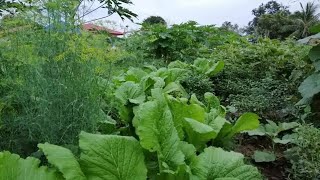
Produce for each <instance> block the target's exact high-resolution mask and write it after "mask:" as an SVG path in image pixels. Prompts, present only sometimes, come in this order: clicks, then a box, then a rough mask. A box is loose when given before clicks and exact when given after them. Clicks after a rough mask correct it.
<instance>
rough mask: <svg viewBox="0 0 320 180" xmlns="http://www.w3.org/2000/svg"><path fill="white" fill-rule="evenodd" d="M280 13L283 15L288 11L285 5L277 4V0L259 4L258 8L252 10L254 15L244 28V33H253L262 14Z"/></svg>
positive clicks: (288, 12)
mask: <svg viewBox="0 0 320 180" xmlns="http://www.w3.org/2000/svg"><path fill="white" fill-rule="evenodd" d="M280 12H281V13H282V14H283V15H290V11H289V10H288V7H287V6H284V5H282V4H279V3H278V2H276V1H274V0H272V1H269V2H268V3H267V4H263V3H262V4H261V5H260V6H259V7H258V8H256V9H253V10H252V14H253V15H254V16H255V17H254V18H253V20H252V21H250V22H249V24H248V26H247V27H246V28H245V30H244V31H245V33H247V34H254V33H255V32H256V28H257V26H258V21H259V18H260V17H262V16H263V15H268V14H269V15H273V14H277V13H280Z"/></svg>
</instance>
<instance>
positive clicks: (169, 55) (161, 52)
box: [126, 22, 239, 62]
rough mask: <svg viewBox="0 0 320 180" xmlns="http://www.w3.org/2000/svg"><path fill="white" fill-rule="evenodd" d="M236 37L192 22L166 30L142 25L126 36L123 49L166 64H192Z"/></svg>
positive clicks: (160, 26)
mask: <svg viewBox="0 0 320 180" xmlns="http://www.w3.org/2000/svg"><path fill="white" fill-rule="evenodd" d="M238 38H239V36H238V35H236V34H235V33H233V32H229V31H225V30H220V29H219V28H215V27H213V26H198V25H197V23H196V22H188V23H183V24H180V25H173V26H172V27H170V28H167V27H166V26H164V25H159V24H158V25H152V26H145V27H143V28H142V29H141V30H140V31H139V32H137V33H135V34H133V35H131V36H129V37H128V38H127V41H126V48H127V49H128V50H129V51H142V52H143V53H144V55H145V57H152V58H156V59H164V60H165V61H166V62H171V61H175V60H180V61H184V62H193V60H195V59H197V58H201V57H207V56H208V55H210V53H211V52H212V51H213V50H214V48H215V47H217V46H219V45H223V44H225V43H226V42H228V41H232V40H233V39H238Z"/></svg>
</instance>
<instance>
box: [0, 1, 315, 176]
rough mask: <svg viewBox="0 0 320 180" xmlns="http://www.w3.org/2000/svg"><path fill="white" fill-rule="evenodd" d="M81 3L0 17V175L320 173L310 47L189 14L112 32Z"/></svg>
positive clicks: (117, 6) (42, 5)
mask: <svg viewBox="0 0 320 180" xmlns="http://www.w3.org/2000/svg"><path fill="white" fill-rule="evenodd" d="M103 2H105V5H106V7H108V8H111V7H114V9H113V10H112V9H111V12H112V13H117V14H119V15H120V16H121V17H123V18H132V17H134V16H136V15H135V14H134V13H133V12H131V11H129V10H128V9H125V8H123V7H122V5H123V4H126V3H129V1H128V2H127V1H116V0H108V1H103ZM0 3H1V1H0ZM8 5H13V4H7V6H8ZM21 6H22V5H21ZM77 6H79V2H78V1H66V0H52V1H33V2H32V3H31V5H30V6H27V7H23V10H21V11H20V12H19V13H16V14H15V15H12V16H8V17H6V18H2V19H1V20H0V46H1V47H0V151H1V152H0V180H11V179H12V180H15V179H17V180H20V179H26V180H38V179H39V180H43V179H46V180H47V179H48V180H50V179H55V180H56V179H59V180H60V179H61V180H62V179H66V180H78V179H106V180H113V179H115V180H116V179H118V180H130V179H132V180H140V179H141V180H145V179H160V180H161V179H165V180H167V179H173V180H185V179H191V180H206V179H217V180H231V179H232V180H233V179H237V180H260V179H297V180H298V179H318V178H320V171H319V169H320V157H319V156H320V129H319V127H320V123H319V120H320V116H319V114H320V109H319V107H320V105H319V102H320V99H319V97H320V45H313V46H310V45H302V44H299V43H297V42H296V40H294V39H287V40H282V41H280V40H275V39H268V38H262V37H258V38H257V37H253V36H240V35H239V34H237V33H235V32H232V31H230V30H228V29H223V28H218V27H215V26H200V25H198V24H197V23H196V22H193V21H190V22H186V23H182V24H177V25H173V26H172V27H167V26H166V24H154V25H151V24H144V25H143V27H142V28H141V29H140V30H139V31H137V32H134V33H132V34H130V35H129V36H128V37H124V38H122V39H117V40H116V41H115V43H113V44H111V43H110V42H108V41H107V39H108V38H114V37H110V35H109V34H107V33H105V32H95V33H92V32H86V31H83V30H82V29H81V22H80V23H79V21H78V20H77V19H76V18H75V17H76V16H77V15H76V13H75V7H77ZM0 7H1V6H0ZM14 7H15V8H18V9H19V8H22V7H20V6H14ZM11 8H12V7H11ZM39 9H42V10H44V12H43V11H39ZM109 10H110V9H109ZM0 12H2V11H0ZM315 29H316V28H315ZM114 46H115V48H114Z"/></svg>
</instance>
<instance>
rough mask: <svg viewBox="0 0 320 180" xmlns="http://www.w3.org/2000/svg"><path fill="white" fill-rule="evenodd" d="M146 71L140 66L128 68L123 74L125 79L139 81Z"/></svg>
mask: <svg viewBox="0 0 320 180" xmlns="http://www.w3.org/2000/svg"><path fill="white" fill-rule="evenodd" d="M146 75H147V73H146V72H145V71H143V70H142V69H140V68H130V69H129V70H128V71H127V72H126V75H125V80H126V81H133V82H136V83H139V82H140V81H141V79H142V78H143V77H144V76H146Z"/></svg>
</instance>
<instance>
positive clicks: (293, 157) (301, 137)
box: [286, 125, 320, 180]
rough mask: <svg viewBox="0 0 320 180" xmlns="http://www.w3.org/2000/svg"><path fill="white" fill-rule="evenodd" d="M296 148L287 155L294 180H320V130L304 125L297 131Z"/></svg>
mask: <svg viewBox="0 0 320 180" xmlns="http://www.w3.org/2000/svg"><path fill="white" fill-rule="evenodd" d="M297 134H298V138H297V139H296V140H295V144H296V146H295V147H293V148H291V149H289V150H288V151H287V152H286V154H287V157H288V158H289V159H290V162H291V164H292V168H291V170H290V171H291V174H292V176H293V178H294V179H297V180H298V179H319V178H320V139H319V137H320V130H319V129H317V128H315V127H313V126H310V125H304V126H302V127H300V128H299V129H298V130H297Z"/></svg>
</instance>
